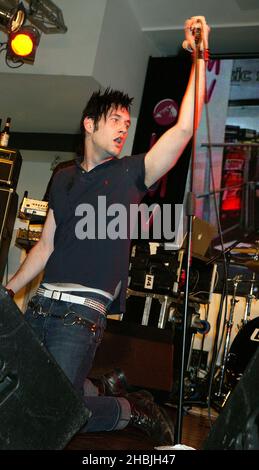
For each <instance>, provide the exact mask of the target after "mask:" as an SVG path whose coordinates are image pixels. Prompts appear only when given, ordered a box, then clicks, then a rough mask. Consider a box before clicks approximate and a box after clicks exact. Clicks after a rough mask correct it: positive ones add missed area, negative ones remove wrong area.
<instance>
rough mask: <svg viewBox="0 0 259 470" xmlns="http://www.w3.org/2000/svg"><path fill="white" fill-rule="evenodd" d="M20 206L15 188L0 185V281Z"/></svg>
mask: <svg viewBox="0 0 259 470" xmlns="http://www.w3.org/2000/svg"><path fill="white" fill-rule="evenodd" d="M17 206H18V195H17V194H16V193H15V191H14V190H13V189H10V188H1V187H0V282H1V281H2V279H3V276H4V270H5V265H6V262H7V258H8V251H9V247H10V243H11V239H12V234H13V228H14V222H15V217H16V212H17Z"/></svg>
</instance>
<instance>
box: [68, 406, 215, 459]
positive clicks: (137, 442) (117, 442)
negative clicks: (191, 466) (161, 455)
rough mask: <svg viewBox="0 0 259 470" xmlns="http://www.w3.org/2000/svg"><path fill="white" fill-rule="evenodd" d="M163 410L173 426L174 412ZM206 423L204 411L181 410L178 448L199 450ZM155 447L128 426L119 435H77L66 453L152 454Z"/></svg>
mask: <svg viewBox="0 0 259 470" xmlns="http://www.w3.org/2000/svg"><path fill="white" fill-rule="evenodd" d="M164 409H165V410H166V411H167V413H168V414H169V415H170V416H171V417H172V418H173V421H174V422H175V420H176V410H175V408H171V407H169V406H164ZM215 418H216V414H215V412H212V421H214V420H215ZM209 423H210V421H209V418H208V416H207V409H204V408H190V409H189V410H186V409H184V413H183V420H182V424H183V426H182V439H181V444H184V445H186V446H189V447H193V448H194V449H197V450H199V449H202V444H203V442H204V440H205V439H206V437H207V435H208V433H209V430H210V424H209ZM158 445H159V444H158V443H157V442H155V441H153V440H152V439H150V438H149V437H147V436H146V435H145V434H144V433H143V432H142V431H141V430H139V429H136V428H133V427H130V426H129V427H127V428H125V429H123V430H122V431H113V432H97V433H87V434H77V435H75V436H74V438H73V439H72V440H71V441H70V443H69V444H68V445H67V447H66V450H153V449H154V447H156V446H158ZM160 445H161V444H160Z"/></svg>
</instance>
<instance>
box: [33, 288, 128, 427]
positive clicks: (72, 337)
mask: <svg viewBox="0 0 259 470" xmlns="http://www.w3.org/2000/svg"><path fill="white" fill-rule="evenodd" d="M73 294H74V295H82V293H81V292H80V293H79V292H73ZM83 296H86V295H85V294H83ZM87 297H91V298H94V299H95V300H100V301H102V303H106V302H107V305H108V304H109V302H110V301H109V300H108V299H106V298H105V297H103V296H99V295H98V294H97V295H96V294H94V295H93V294H91V295H89V294H88V293H87ZM78 317H80V318H82V319H83V320H90V321H91V322H93V323H94V324H96V325H97V330H96V332H94V331H91V325H90V324H89V327H88V326H87V322H85V324H80V323H77V322H76V321H75V320H76V318H78ZM25 319H26V320H27V321H28V323H29V324H30V325H31V327H32V328H33V330H34V331H35V333H36V334H37V336H38V337H39V339H40V341H41V342H42V344H43V345H44V346H45V347H46V348H47V349H48V351H49V352H50V353H51V354H52V355H53V357H54V359H55V360H56V362H57V363H58V364H59V366H60V367H61V369H62V370H63V372H64V373H65V374H66V376H67V377H68V378H69V380H70V381H71V383H72V384H73V386H74V388H75V390H76V391H77V392H78V393H79V394H80V395H81V396H82V397H83V399H84V401H85V403H86V406H87V408H88V410H90V411H91V412H92V415H91V417H90V419H89V421H88V423H87V424H86V425H85V426H84V427H83V429H82V430H81V431H83V432H85V431H87V432H91V431H110V430H112V429H116V426H117V424H118V422H119V420H120V416H121V406H120V401H119V400H117V399H116V398H113V397H105V396H104V397H103V396H95V397H86V396H83V385H84V381H85V379H86V377H87V375H88V373H89V372H90V370H91V368H92V364H93V360H94V356H95V353H96V350H97V347H98V345H99V344H100V341H101V340H102V337H103V334H104V330H105V327H106V317H105V316H104V315H102V314H101V313H99V312H97V311H96V310H93V309H91V308H89V307H85V306H83V305H78V304H71V303H69V302H64V301H58V300H52V299H48V298H45V297H43V296H39V295H35V296H33V297H32V299H31V300H30V302H29V304H28V308H27V311H26V312H25Z"/></svg>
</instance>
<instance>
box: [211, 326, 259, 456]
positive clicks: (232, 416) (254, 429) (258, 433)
mask: <svg viewBox="0 0 259 470" xmlns="http://www.w3.org/2000/svg"><path fill="white" fill-rule="evenodd" d="M255 340H256V341H258V332H257V337H256V335H255ZM258 370H259V348H257V351H256V352H255V354H254V356H253V357H252V359H251V361H250V362H249V364H248V366H247V368H246V370H245V372H244V374H243V376H242V377H241V379H240V380H239V382H238V383H237V385H236V386H235V388H234V390H233V391H232V393H231V395H230V397H229V399H228V400H227V402H226V404H225V406H224V408H223V410H222V411H221V413H220V415H219V416H218V418H217V420H216V421H215V423H214V425H213V427H212V429H211V432H210V434H209V436H208V438H207V439H206V441H205V443H204V445H203V450H258V449H259V393H258V390H259V374H258Z"/></svg>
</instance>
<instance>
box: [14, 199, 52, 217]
mask: <svg viewBox="0 0 259 470" xmlns="http://www.w3.org/2000/svg"><path fill="white" fill-rule="evenodd" d="M47 212H48V202H47V201H39V200H38V199H29V198H27V197H24V198H23V200H22V203H21V207H20V214H21V215H23V214H24V215H28V216H32V215H35V216H39V217H46V216H47Z"/></svg>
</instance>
